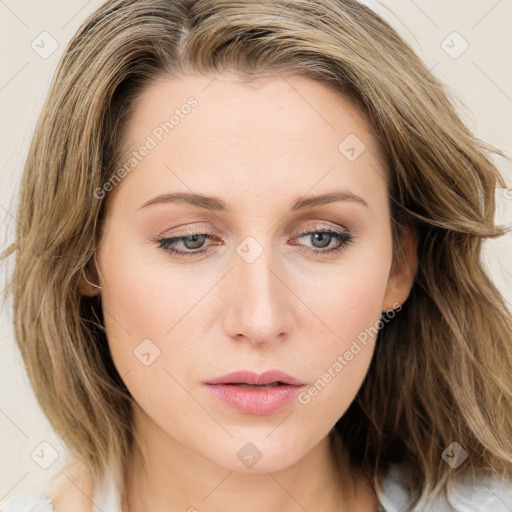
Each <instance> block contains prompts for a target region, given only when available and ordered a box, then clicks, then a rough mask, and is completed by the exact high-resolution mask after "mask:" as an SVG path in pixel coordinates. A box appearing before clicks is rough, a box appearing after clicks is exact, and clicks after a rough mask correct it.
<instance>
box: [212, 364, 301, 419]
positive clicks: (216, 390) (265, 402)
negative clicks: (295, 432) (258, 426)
mask: <svg viewBox="0 0 512 512" xmlns="http://www.w3.org/2000/svg"><path fill="white" fill-rule="evenodd" d="M204 384H205V385H206V387H207V389H209V391H210V392H211V393H212V395H213V396H215V397H216V398H217V399H219V400H220V401H221V402H223V403H224V404H225V405H227V406H228V407H230V408H232V409H234V410H236V411H238V412H241V413H245V414H255V415H265V414H272V413H275V412H277V411H278V410H280V409H282V408H283V407H285V406H286V405H288V404H289V403H290V402H291V401H292V400H293V399H294V398H295V397H296V396H297V395H298V394H299V393H300V391H301V389H302V388H303V387H304V386H305V383H304V382H302V381H301V380H299V379H297V378H295V377H292V376H291V375H288V374H287V373H284V372H282V371H279V370H271V371H268V372H265V373H262V374H261V375H258V374H257V373H253V372H248V371H239V372H234V373H229V374H228V375H224V376H222V377H218V378H216V379H211V380H208V381H205V382H204Z"/></svg>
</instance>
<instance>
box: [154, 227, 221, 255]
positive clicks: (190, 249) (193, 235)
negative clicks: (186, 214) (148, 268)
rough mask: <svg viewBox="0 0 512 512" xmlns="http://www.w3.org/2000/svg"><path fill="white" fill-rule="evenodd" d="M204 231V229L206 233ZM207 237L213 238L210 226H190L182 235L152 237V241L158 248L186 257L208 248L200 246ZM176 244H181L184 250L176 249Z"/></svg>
mask: <svg viewBox="0 0 512 512" xmlns="http://www.w3.org/2000/svg"><path fill="white" fill-rule="evenodd" d="M204 231H206V233H205V232H204ZM208 238H209V239H213V238H214V232H213V230H211V229H210V228H207V229H198V228H191V229H189V230H187V231H186V232H185V233H183V235H180V236H174V237H166V238H159V239H158V238H157V239H153V241H154V242H156V243H157V244H158V248H159V249H163V250H164V251H166V252H168V253H169V254H175V255H177V256H184V257H188V256H193V255H195V254H203V253H205V252H207V251H208V249H201V247H202V246H203V245H204V243H205V241H206V239H208ZM178 244H182V247H184V248H185V249H186V250H180V249H176V245H178ZM194 249H200V250H194Z"/></svg>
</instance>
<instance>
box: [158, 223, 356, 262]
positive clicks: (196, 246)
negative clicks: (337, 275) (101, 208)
mask: <svg viewBox="0 0 512 512" xmlns="http://www.w3.org/2000/svg"><path fill="white" fill-rule="evenodd" d="M306 237H310V240H311V242H312V243H313V248H312V249H309V248H305V247H303V246H301V245H300V244H295V243H293V244H292V245H299V246H300V249H299V250H301V251H304V252H308V253H313V254H328V253H337V252H340V251H341V250H343V249H345V247H346V246H347V245H348V244H350V243H352V242H353V236H352V235H351V234H350V233H349V232H348V231H341V230H337V229H333V228H325V227H321V228H310V229H309V230H303V231H301V232H300V233H299V235H298V236H297V237H296V238H295V239H293V240H296V239H300V238H306ZM215 238H216V236H215V232H214V231H213V230H212V229H210V228H207V229H198V228H195V229H194V228H192V229H189V230H187V231H186V232H185V233H183V234H182V235H180V236H174V237H164V238H155V239H153V242H155V243H156V244H158V248H159V249H163V250H164V251H166V252H168V253H169V254H174V255H177V256H180V257H189V256H194V255H198V254H204V253H206V252H208V251H209V249H208V248H206V249H205V248H203V247H204V244H205V242H206V240H208V239H210V240H213V239H215ZM333 241H337V242H338V243H337V245H335V246H334V247H330V248H328V249H325V248H326V247H329V246H330V245H332V242H333ZM180 244H181V247H182V248H183V249H184V250H183V249H177V248H176V246H179V245H180Z"/></svg>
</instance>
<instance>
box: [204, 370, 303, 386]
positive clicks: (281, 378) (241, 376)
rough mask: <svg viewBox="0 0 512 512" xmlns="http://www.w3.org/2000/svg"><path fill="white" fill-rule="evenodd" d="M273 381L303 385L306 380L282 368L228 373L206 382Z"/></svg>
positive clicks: (240, 382) (264, 382)
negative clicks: (257, 371) (261, 371)
mask: <svg viewBox="0 0 512 512" xmlns="http://www.w3.org/2000/svg"><path fill="white" fill-rule="evenodd" d="M273 382H282V383H283V384H290V385H293V386H303V385H304V382H302V381H301V380H299V379H297V378H295V377H292V376H291V375H289V374H288V373H285V372H282V371H281V370H270V371H268V372H264V373H261V374H257V373H254V372H249V371H238V372H232V373H228V374H227V375H223V376H222V377H217V378H215V379H210V380H208V381H205V384H260V385H265V384H272V383H273Z"/></svg>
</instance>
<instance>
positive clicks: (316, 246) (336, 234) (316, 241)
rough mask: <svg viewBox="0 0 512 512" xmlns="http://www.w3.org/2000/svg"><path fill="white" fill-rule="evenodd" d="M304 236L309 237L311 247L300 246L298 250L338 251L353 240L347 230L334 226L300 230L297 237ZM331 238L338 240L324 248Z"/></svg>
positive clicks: (322, 252)
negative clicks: (332, 245) (335, 243)
mask: <svg viewBox="0 0 512 512" xmlns="http://www.w3.org/2000/svg"><path fill="white" fill-rule="evenodd" d="M306 237H309V240H310V241H311V242H312V244H313V249H308V248H304V247H302V248H301V249H300V250H301V251H304V252H310V253H313V254H315V253H316V254H326V253H327V254H329V253H338V252H340V251H342V250H343V249H345V248H346V246H347V245H349V244H351V243H352V242H353V240H354V239H353V236H352V235H351V234H350V233H349V232H348V231H341V230H337V229H334V228H324V227H318V228H316V227H314V228H310V229H308V230H306V231H302V232H301V233H299V236H298V237H297V238H306ZM333 240H334V241H337V242H338V243H337V245H335V246H334V247H330V248H329V249H324V248H325V247H329V245H331V242H332V241H333ZM294 245H295V244H294Z"/></svg>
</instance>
